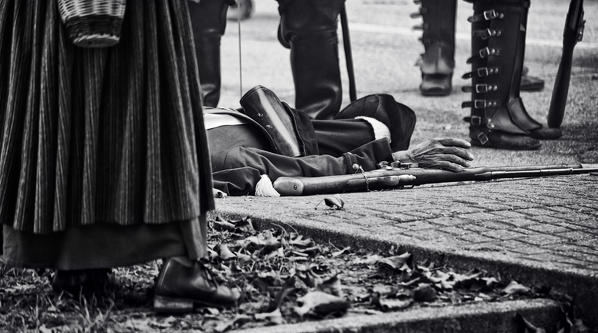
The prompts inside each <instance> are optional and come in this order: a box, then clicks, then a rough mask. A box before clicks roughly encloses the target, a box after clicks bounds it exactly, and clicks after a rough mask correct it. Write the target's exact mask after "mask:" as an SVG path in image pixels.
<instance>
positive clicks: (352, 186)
mask: <svg viewBox="0 0 598 333" xmlns="http://www.w3.org/2000/svg"><path fill="white" fill-rule="evenodd" d="M597 171H598V165H539V166H516V167H483V168H470V169H465V170H464V171H463V172H451V171H445V170H438V169H421V168H411V169H399V168H392V169H378V170H373V171H367V172H364V173H358V174H351V175H338V176H324V177H280V178H278V179H276V181H275V182H274V188H275V189H276V190H277V191H278V192H279V193H280V194H281V195H283V196H300V195H314V194H331V193H342V192H367V191H371V190H383V189H399V188H404V187H406V186H417V185H424V184H440V183H452V182H464V181H488V180H493V179H504V178H527V177H547V176H556V175H571V174H581V173H591V172H597Z"/></svg>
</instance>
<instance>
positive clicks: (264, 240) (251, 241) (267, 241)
mask: <svg viewBox="0 0 598 333" xmlns="http://www.w3.org/2000/svg"><path fill="white" fill-rule="evenodd" d="M239 244H240V245H241V247H242V248H248V247H250V246H255V247H257V248H260V249H265V250H275V249H277V248H279V247H280V246H281V244H280V241H278V239H277V238H276V237H274V235H273V234H272V232H271V231H269V230H268V231H264V232H262V233H260V234H258V235H257V236H249V237H247V238H245V239H242V240H241V241H240V243H239Z"/></svg>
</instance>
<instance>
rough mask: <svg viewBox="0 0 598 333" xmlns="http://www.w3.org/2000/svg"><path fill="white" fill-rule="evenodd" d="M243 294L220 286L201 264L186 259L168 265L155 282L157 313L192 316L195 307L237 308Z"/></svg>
mask: <svg viewBox="0 0 598 333" xmlns="http://www.w3.org/2000/svg"><path fill="white" fill-rule="evenodd" d="M239 297H240V293H239V291H238V290H237V289H230V288H228V287H226V286H223V285H219V284H217V283H216V281H215V280H214V277H213V276H212V273H211V272H210V270H209V269H208V268H207V267H206V266H205V265H204V264H202V263H200V262H196V261H191V260H189V259H187V258H185V257H172V258H169V259H167V260H166V261H165V263H164V265H163V266H162V269H161V270H160V275H159V276H158V280H157V282H156V288H155V292H154V310H155V311H156V312H158V313H189V312H192V311H193V308H194V305H196V304H199V305H207V306H211V307H230V306H234V305H236V304H237V302H238V301H239Z"/></svg>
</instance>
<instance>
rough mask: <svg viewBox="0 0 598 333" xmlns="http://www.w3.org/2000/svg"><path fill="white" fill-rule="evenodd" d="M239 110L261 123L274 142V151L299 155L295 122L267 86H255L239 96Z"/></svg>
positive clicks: (288, 154)
mask: <svg viewBox="0 0 598 333" xmlns="http://www.w3.org/2000/svg"><path fill="white" fill-rule="evenodd" d="M241 106H242V107H243V109H242V110H240V111H241V112H243V113H244V114H246V115H247V116H248V117H249V118H251V119H253V120H254V121H255V122H257V123H258V124H259V125H261V126H262V127H263V128H264V129H265V130H266V132H267V133H268V135H269V136H270V138H271V142H273V143H274V145H275V149H276V152H277V153H279V154H281V155H285V156H301V155H302V147H301V146H300V144H299V140H298V139H297V134H296V127H297V126H296V124H294V119H293V117H292V115H291V113H290V111H289V110H288V106H287V105H285V104H284V103H283V102H281V101H280V99H279V98H278V97H277V96H276V95H275V94H274V93H273V92H272V91H271V90H270V89H268V88H265V87H262V86H256V87H254V88H252V89H250V90H249V91H248V92H247V93H245V95H243V97H241Z"/></svg>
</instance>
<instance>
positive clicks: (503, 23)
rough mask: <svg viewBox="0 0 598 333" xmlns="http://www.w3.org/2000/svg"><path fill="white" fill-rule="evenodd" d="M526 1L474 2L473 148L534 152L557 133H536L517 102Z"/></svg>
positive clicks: (533, 123)
mask: <svg viewBox="0 0 598 333" xmlns="http://www.w3.org/2000/svg"><path fill="white" fill-rule="evenodd" d="M529 4H530V3H529V0H475V1H473V9H474V15H473V16H472V17H470V18H469V21H470V22H471V23H472V57H471V58H470V59H469V62H470V63H471V65H472V71H471V72H470V73H467V74H466V75H465V77H471V79H472V86H471V87H467V89H465V90H466V91H471V94H472V99H471V101H470V102H465V103H463V106H464V107H469V108H471V117H470V119H469V120H470V137H471V142H472V144H473V145H477V146H483V147H492V148H505V149H538V148H539V147H540V142H539V141H537V140H535V139H533V138H537V139H551V138H557V137H559V136H560V133H559V131H554V130H552V129H547V128H544V127H542V125H541V124H540V123H538V122H537V121H535V120H534V119H533V118H532V117H531V116H530V115H529V114H528V113H527V111H526V109H525V106H524V105H523V101H522V100H521V97H520V96H519V91H520V82H521V73H522V68H523V59H524V56H525V28H526V25H527V14H528V8H529Z"/></svg>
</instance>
